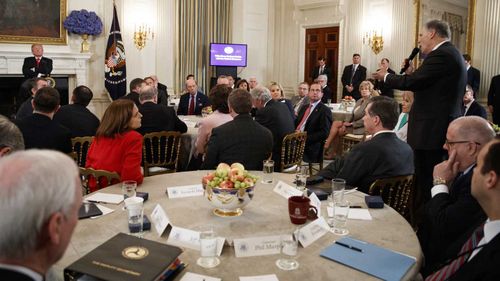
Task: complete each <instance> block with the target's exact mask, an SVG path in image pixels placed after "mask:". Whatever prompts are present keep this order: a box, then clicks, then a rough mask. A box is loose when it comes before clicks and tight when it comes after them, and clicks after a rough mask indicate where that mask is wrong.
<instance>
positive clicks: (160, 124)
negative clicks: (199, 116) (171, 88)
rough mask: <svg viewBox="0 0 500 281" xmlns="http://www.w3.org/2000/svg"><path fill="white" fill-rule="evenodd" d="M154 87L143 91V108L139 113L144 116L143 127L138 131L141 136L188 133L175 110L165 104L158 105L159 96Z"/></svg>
mask: <svg viewBox="0 0 500 281" xmlns="http://www.w3.org/2000/svg"><path fill="white" fill-rule="evenodd" d="M157 93H158V92H157V90H156V88H155V87H153V86H146V87H144V88H142V91H141V98H140V99H141V106H140V107H139V112H140V113H141V114H142V120H141V127H140V128H139V129H137V131H138V132H139V133H141V135H144V134H147V133H152V132H160V131H176V132H180V133H185V132H187V126H186V124H185V123H184V122H182V121H181V120H180V119H179V117H177V115H176V114H175V110H174V109H173V108H171V107H168V106H166V105H163V104H157V102H158V94H157Z"/></svg>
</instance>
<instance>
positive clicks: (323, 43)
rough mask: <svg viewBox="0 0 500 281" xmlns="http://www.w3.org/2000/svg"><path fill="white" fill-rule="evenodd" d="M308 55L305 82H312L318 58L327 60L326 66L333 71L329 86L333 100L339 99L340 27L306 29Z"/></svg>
mask: <svg viewBox="0 0 500 281" xmlns="http://www.w3.org/2000/svg"><path fill="white" fill-rule="evenodd" d="M305 41H306V48H305V49H306V54H305V58H306V61H305V67H304V70H305V71H304V81H308V82H309V83H311V82H312V80H313V79H312V71H313V68H314V67H316V66H317V63H318V58H319V57H321V56H323V57H325V58H326V65H327V66H328V67H329V68H330V69H331V74H330V77H328V78H329V79H328V86H329V87H330V89H332V92H333V99H334V100H335V101H336V99H337V75H338V68H337V66H338V58H339V27H338V26H333V27H324V28H311V29H306V40H305Z"/></svg>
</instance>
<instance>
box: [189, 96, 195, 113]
mask: <svg viewBox="0 0 500 281" xmlns="http://www.w3.org/2000/svg"><path fill="white" fill-rule="evenodd" d="M188 115H194V95H191V96H190V97H189V109H188Z"/></svg>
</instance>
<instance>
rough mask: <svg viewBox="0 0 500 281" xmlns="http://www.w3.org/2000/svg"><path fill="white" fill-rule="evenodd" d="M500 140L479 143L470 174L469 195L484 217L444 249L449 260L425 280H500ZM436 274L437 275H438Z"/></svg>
mask: <svg viewBox="0 0 500 281" xmlns="http://www.w3.org/2000/svg"><path fill="white" fill-rule="evenodd" d="M498 159H500V141H499V140H498V138H497V139H495V140H493V141H491V142H489V143H487V144H485V145H483V147H482V148H481V150H480V151H479V154H478V156H477V166H476V167H475V168H474V172H473V176H472V187H471V189H472V190H471V191H472V196H473V197H474V198H475V199H476V200H477V202H478V203H479V205H480V206H481V208H482V209H483V211H484V213H485V214H486V217H487V218H488V220H486V221H484V220H483V221H481V222H480V223H479V224H476V225H468V226H469V227H470V228H469V230H468V231H467V232H465V233H464V235H462V237H460V238H459V239H457V240H456V241H455V243H454V244H453V245H452V246H451V247H449V249H448V253H449V255H448V257H450V258H449V260H448V261H447V263H446V264H444V265H443V267H442V268H441V269H439V270H438V271H436V272H435V273H433V275H431V276H428V277H427V278H428V279H425V280H500V267H498V265H499V264H500V219H499V218H500V162H499V161H498ZM438 277H440V278H438Z"/></svg>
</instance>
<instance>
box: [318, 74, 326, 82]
mask: <svg viewBox="0 0 500 281" xmlns="http://www.w3.org/2000/svg"><path fill="white" fill-rule="evenodd" d="M319 79H325V82H326V83H328V76H326V75H325V74H321V75H318V80H319Z"/></svg>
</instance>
